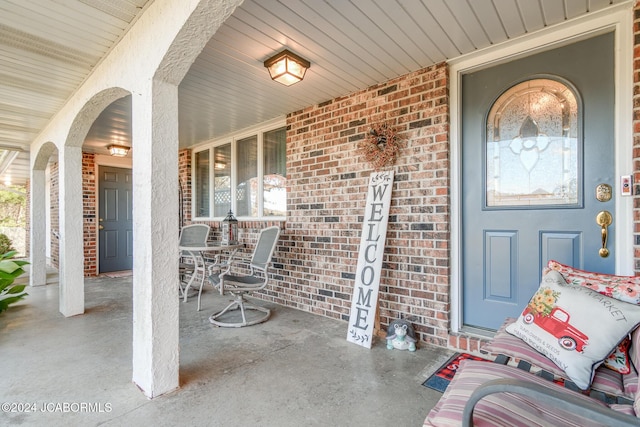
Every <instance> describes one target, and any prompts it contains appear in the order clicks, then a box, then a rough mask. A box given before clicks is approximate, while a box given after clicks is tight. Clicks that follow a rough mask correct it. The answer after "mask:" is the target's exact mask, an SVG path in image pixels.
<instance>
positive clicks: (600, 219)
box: [596, 211, 613, 258]
mask: <svg viewBox="0 0 640 427" xmlns="http://www.w3.org/2000/svg"><path fill="white" fill-rule="evenodd" d="M612 222H613V217H612V216H611V213H610V212H608V211H600V212H599V213H598V215H596V223H597V224H598V225H599V226H600V227H601V230H600V233H601V234H602V247H601V248H600V250H599V251H598V254H599V255H600V256H601V257H602V258H606V257H608V256H609V249H607V237H608V230H607V227H609V226H610V225H611V223H612Z"/></svg>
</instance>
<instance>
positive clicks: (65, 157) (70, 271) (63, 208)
mask: <svg viewBox="0 0 640 427" xmlns="http://www.w3.org/2000/svg"><path fill="white" fill-rule="evenodd" d="M58 160H59V171H58V173H59V180H60V194H59V203H60V210H59V212H60V271H59V279H60V313H62V314H63V315H64V316H66V317H69V316H75V315H77V314H82V313H84V240H83V235H82V231H83V224H82V215H83V213H82V148H81V147H72V146H64V147H62V148H61V149H60V154H59V156H58Z"/></svg>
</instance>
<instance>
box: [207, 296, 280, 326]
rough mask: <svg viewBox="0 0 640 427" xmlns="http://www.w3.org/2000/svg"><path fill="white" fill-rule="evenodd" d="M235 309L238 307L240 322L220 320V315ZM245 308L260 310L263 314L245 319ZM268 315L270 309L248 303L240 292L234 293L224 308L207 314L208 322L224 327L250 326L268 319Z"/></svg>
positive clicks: (269, 314)
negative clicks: (253, 318) (252, 318)
mask: <svg viewBox="0 0 640 427" xmlns="http://www.w3.org/2000/svg"><path fill="white" fill-rule="evenodd" d="M237 309H240V313H241V315H242V322H235V323H232V322H224V321H222V320H220V317H221V316H222V315H224V314H225V313H227V312H228V311H231V310H237ZM245 310H255V311H260V312H262V313H264V315H263V316H261V317H259V318H257V319H255V320H250V321H247V317H246V314H245ZM270 316H271V310H269V309H267V308H264V307H260V306H256V305H253V304H250V303H249V302H247V300H245V299H244V296H243V295H242V294H239V295H236V297H235V299H234V300H233V301H232V302H231V303H230V304H229V305H227V306H226V307H225V308H224V310H222V311H220V312H218V313H214V314H212V315H211V316H209V322H210V323H212V324H214V325H216V326H222V327H225V328H242V327H243V326H251V325H256V324H258V323H262V322H265V321H266V320H267V319H269V317H270Z"/></svg>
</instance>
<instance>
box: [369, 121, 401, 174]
mask: <svg viewBox="0 0 640 427" xmlns="http://www.w3.org/2000/svg"><path fill="white" fill-rule="evenodd" d="M402 143H403V139H402V138H401V137H399V136H398V134H397V132H396V129H395V128H394V127H393V126H391V125H390V124H389V123H376V124H374V125H372V126H371V130H369V133H368V134H367V137H366V138H365V139H363V140H360V142H359V143H358V153H359V154H360V155H361V156H362V157H364V159H365V160H366V161H367V162H369V163H370V164H371V165H372V166H373V168H374V169H375V170H376V171H379V170H381V169H384V168H386V167H389V166H393V164H394V163H395V162H396V158H397V157H398V151H400V148H402Z"/></svg>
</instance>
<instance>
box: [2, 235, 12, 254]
mask: <svg viewBox="0 0 640 427" xmlns="http://www.w3.org/2000/svg"><path fill="white" fill-rule="evenodd" d="M15 250H16V249H15V248H14V247H13V242H12V241H11V239H10V238H9V237H8V236H7V235H6V234H2V233H0V254H6V253H7V252H12V251H15Z"/></svg>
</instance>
